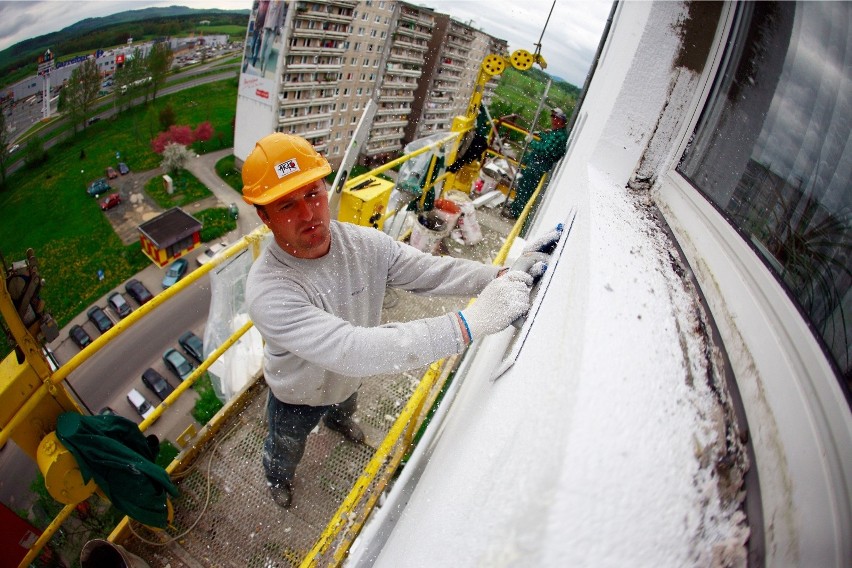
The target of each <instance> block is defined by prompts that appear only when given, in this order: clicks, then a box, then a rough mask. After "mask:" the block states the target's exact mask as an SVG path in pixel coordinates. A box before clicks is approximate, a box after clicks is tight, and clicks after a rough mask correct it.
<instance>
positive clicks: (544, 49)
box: [421, 0, 612, 86]
mask: <svg viewBox="0 0 852 568" xmlns="http://www.w3.org/2000/svg"><path fill="white" fill-rule="evenodd" d="M421 5H423V6H428V7H430V8H434V9H435V10H436V11H438V12H442V13H444V14H449V15H450V16H452V17H453V18H454V19H456V20H458V21H460V22H464V23H466V24H469V25H471V26H472V27H474V28H477V29H480V30H482V31H484V32H485V33H487V34H490V35H492V36H494V37H497V38H500V39H504V40H506V41H507V42H508V43H509V51H510V52H511V51H515V50H517V49H525V50H527V51H530V52H534V51H535V50H536V45H535V44H536V43H538V41H539V38H541V54H542V56H544V59H545V61H547V64H548V67H547V72H548V73H550V74H552V75H556V76H557V77H561V78H563V79H565V80H566V81H568V82H570V83H573V84H574V85H577V86H582V85H583V83H584V82H585V79H586V74H587V73H588V70H589V68H590V67H591V63H592V58H593V57H594V54H595V52H596V51H597V47H598V43H599V42H600V38H601V35H602V33H603V29H604V25H605V23H606V19H607V16H609V12H610V9H611V8H612V3H611V2H608V1H603V0H597V1H591V0H588V1H574V2H568V1H564V0H556V2H555V3H553V2H552V1H551V0H525V1H523V2H518V1H505V0H424V1H423V2H421ZM551 6H552V8H553V10H552V12H551ZM548 14H549V15H550V19H549V21H548ZM545 24H546V25H547V27H546V28H545ZM542 32H544V34H543V35H542Z"/></svg>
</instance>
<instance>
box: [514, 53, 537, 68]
mask: <svg viewBox="0 0 852 568" xmlns="http://www.w3.org/2000/svg"><path fill="white" fill-rule="evenodd" d="M511 61H512V67H514V68H515V69H517V70H518V71H526V70H527V69H530V68H532V66H533V63H535V57H533V54H532V53H530V52H529V51H527V50H525V49H519V50H517V51H515V52H513V53H512V57H511Z"/></svg>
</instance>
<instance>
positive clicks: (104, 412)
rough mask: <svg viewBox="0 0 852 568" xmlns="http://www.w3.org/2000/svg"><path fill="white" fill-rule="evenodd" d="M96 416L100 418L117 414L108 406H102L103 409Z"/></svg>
mask: <svg viewBox="0 0 852 568" xmlns="http://www.w3.org/2000/svg"><path fill="white" fill-rule="evenodd" d="M98 414H100V415H101V416H118V413H117V412H116V411H115V410H113V409H112V408H110V407H109V406H104V407H103V408H101V410H100V412H98Z"/></svg>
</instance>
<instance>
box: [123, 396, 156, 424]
mask: <svg viewBox="0 0 852 568" xmlns="http://www.w3.org/2000/svg"><path fill="white" fill-rule="evenodd" d="M127 402H129V403H130V406H132V407H133V410H135V411H136V412H137V413H139V416H141V417H142V418H143V419H144V418H148V417H149V416H151V413H152V412H154V407H153V406H151V403H150V402H148V399H147V398H145V397H144V396H143V395H142V393H141V392H139V391H138V390H136V389H130V392H129V393H127Z"/></svg>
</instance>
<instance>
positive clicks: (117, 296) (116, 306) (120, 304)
mask: <svg viewBox="0 0 852 568" xmlns="http://www.w3.org/2000/svg"><path fill="white" fill-rule="evenodd" d="M107 302H108V303H109V305H110V307H111V308H112V309H113V310H115V313H117V314H118V317H120V318H121V319H124V318H126V317H127V316H129V315H130V312H132V311H133V308H131V307H130V304H128V303H127V300H125V299H124V296H122V295H121V292H113V293H112V294H110V297H109V298H107Z"/></svg>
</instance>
